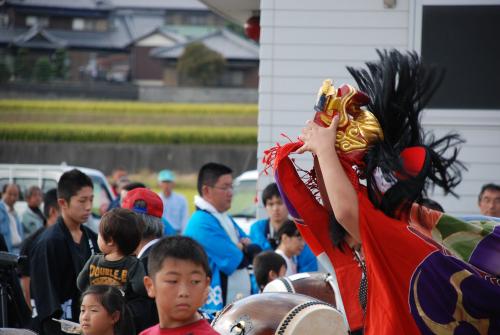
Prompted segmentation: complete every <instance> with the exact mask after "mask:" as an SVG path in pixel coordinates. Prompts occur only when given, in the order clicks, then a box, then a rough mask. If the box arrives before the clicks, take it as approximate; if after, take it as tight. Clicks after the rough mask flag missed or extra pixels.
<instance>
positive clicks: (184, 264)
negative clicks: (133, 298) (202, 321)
mask: <svg viewBox="0 0 500 335" xmlns="http://www.w3.org/2000/svg"><path fill="white" fill-rule="evenodd" d="M144 285H145V286H146V289H147V291H148V295H149V296H150V297H152V298H155V301H156V306H157V307H158V313H159V319H160V327H161V328H173V327H180V326H183V325H186V324H189V323H192V322H195V321H197V320H198V315H197V310H198V308H200V307H201V306H203V305H204V304H205V300H206V299H207V295H208V289H209V285H210V278H209V277H207V274H206V273H205V271H204V270H203V267H202V266H201V265H196V264H194V263H193V262H191V261H187V260H181V259H175V258H167V259H165V260H164V261H163V264H162V267H161V269H160V271H158V272H157V273H156V274H155V275H154V277H153V278H150V277H148V276H146V277H145V278H144Z"/></svg>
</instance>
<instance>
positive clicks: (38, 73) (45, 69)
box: [34, 57, 52, 82]
mask: <svg viewBox="0 0 500 335" xmlns="http://www.w3.org/2000/svg"><path fill="white" fill-rule="evenodd" d="M34 76H35V80H36V81H39V82H47V81H49V80H50V78H51V76H52V66H51V64H50V60H49V58H48V57H40V58H38V59H37V60H36V63H35V71H34Z"/></svg>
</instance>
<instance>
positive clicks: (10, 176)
mask: <svg viewBox="0 0 500 335" xmlns="http://www.w3.org/2000/svg"><path fill="white" fill-rule="evenodd" d="M72 169H78V170H80V171H82V172H83V173H85V174H86V175H87V176H89V177H90V179H92V183H93V184H94V203H93V205H92V218H91V219H89V222H87V223H86V225H87V226H88V227H89V228H91V229H92V230H94V231H96V232H97V227H98V224H99V220H100V218H101V213H103V210H106V209H107V206H108V205H109V204H110V203H111V201H113V200H114V198H115V197H114V194H113V191H112V189H111V186H110V185H109V183H108V181H107V180H106V177H105V176H104V174H103V173H102V172H101V171H99V170H95V169H89V168H84V167H79V166H70V165H66V164H65V163H62V164H61V165H43V164H0V190H1V189H2V188H3V186H4V185H5V184H8V183H16V184H17V185H19V188H20V189H21V193H20V194H19V200H18V201H17V202H16V204H15V205H14V207H15V209H16V211H17V213H18V214H19V216H20V217H21V216H22V214H23V212H24V211H25V210H26V208H27V204H26V201H25V199H24V194H25V192H26V190H27V189H28V188H30V187H31V186H34V185H36V186H38V187H40V188H41V189H42V191H43V192H44V193H45V192H47V191H48V190H50V189H52V188H57V182H58V181H59V178H60V177H61V175H62V174H63V173H64V172H66V171H69V170H72Z"/></svg>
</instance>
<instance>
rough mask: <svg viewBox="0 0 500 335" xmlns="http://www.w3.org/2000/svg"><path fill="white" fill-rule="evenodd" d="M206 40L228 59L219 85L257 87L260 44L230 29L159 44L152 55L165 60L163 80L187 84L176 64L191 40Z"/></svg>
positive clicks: (175, 84)
mask: <svg viewBox="0 0 500 335" xmlns="http://www.w3.org/2000/svg"><path fill="white" fill-rule="evenodd" d="M195 42H196V43H202V44H203V45H204V46H205V47H207V48H208V49H210V50H213V51H215V52H217V53H219V54H220V55H221V56H222V57H223V58H224V59H225V61H226V62H225V66H224V70H223V73H222V76H221V78H220V79H219V80H218V82H217V83H216V85H215V86H222V87H241V88H257V86H258V81H259V79H258V69H259V47H258V45H257V44H256V43H255V42H253V41H251V40H249V39H247V38H244V37H242V36H240V35H238V34H235V33H234V32H231V31H230V30H228V29H217V30H214V31H213V32H210V33H208V34H206V35H204V36H201V37H199V38H194V39H189V40H187V41H184V42H181V43H177V44H175V45H172V46H163V47H157V48H154V49H152V50H151V51H150V57H151V58H152V59H156V60H162V66H163V81H164V84H165V85H166V86H183V85H184V83H183V82H182V80H181V78H180V76H179V74H178V73H177V70H176V66H177V60H178V59H179V57H181V56H182V54H183V53H184V50H185V48H186V46H187V45H188V44H189V43H195Z"/></svg>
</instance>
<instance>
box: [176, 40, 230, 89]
mask: <svg viewBox="0 0 500 335" xmlns="http://www.w3.org/2000/svg"><path fill="white" fill-rule="evenodd" d="M224 66H225V60H224V57H222V56H221V55H220V54H219V53H217V52H215V51H213V50H211V49H209V48H207V47H206V46H205V45H203V44H202V43H191V44H189V45H187V46H186V49H185V50H184V53H183V54H182V56H181V57H179V59H178V61H177V71H178V73H179V75H180V78H181V83H183V82H185V83H187V84H195V85H202V86H213V85H216V84H217V82H218V81H219V77H220V75H221V74H222V71H223V70H224Z"/></svg>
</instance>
